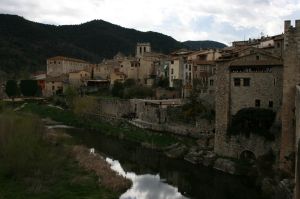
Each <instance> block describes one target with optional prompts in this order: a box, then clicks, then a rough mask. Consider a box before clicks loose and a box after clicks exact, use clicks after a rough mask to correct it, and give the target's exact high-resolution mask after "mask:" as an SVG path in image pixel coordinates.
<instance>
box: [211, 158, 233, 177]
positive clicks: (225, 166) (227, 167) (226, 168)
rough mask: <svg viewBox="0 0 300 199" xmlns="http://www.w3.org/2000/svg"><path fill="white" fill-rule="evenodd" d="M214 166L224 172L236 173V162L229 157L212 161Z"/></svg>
mask: <svg viewBox="0 0 300 199" xmlns="http://www.w3.org/2000/svg"><path fill="white" fill-rule="evenodd" d="M214 168H215V169H217V170H219V171H223V172H225V173H230V174H236V164H235V162H233V161H232V160H229V159H225V158H218V159H217V160H216V161H215V163H214Z"/></svg>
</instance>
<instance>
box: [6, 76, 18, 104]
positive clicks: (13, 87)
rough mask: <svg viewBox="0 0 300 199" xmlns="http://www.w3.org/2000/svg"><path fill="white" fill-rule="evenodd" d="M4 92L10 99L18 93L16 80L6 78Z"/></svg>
mask: <svg viewBox="0 0 300 199" xmlns="http://www.w3.org/2000/svg"><path fill="white" fill-rule="evenodd" d="M5 93H6V94H7V96H8V97H10V98H12V99H14V98H15V97H16V96H18V95H19V88H18V84H17V82H16V80H8V81H7V82H6V86H5Z"/></svg>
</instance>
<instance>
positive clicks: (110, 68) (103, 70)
mask: <svg viewBox="0 0 300 199" xmlns="http://www.w3.org/2000/svg"><path fill="white" fill-rule="evenodd" d="M121 62H122V60H119V59H111V60H103V61H102V62H101V63H99V64H96V66H95V67H94V77H97V78H101V79H109V78H110V75H111V74H112V73H113V72H114V71H115V69H119V68H120V65H121V64H120V63H121Z"/></svg>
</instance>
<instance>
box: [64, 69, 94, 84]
mask: <svg viewBox="0 0 300 199" xmlns="http://www.w3.org/2000/svg"><path fill="white" fill-rule="evenodd" d="M88 79H91V73H90V72H88V71H85V70H81V71H76V72H70V73H69V84H70V86H72V87H74V88H80V87H82V86H85V85H86V81H87V80H88Z"/></svg>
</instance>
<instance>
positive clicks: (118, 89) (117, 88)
mask: <svg viewBox="0 0 300 199" xmlns="http://www.w3.org/2000/svg"><path fill="white" fill-rule="evenodd" d="M123 90H124V84H123V83H122V82H119V81H115V82H114V85H113V87H112V90H111V93H112V95H113V96H114V97H123Z"/></svg>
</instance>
